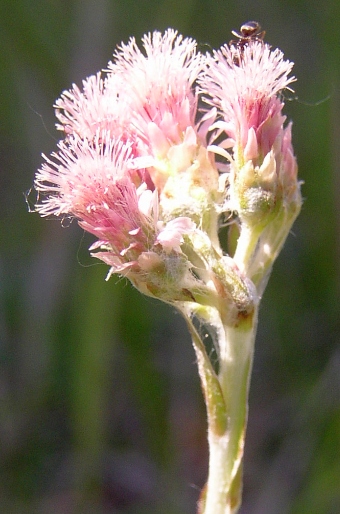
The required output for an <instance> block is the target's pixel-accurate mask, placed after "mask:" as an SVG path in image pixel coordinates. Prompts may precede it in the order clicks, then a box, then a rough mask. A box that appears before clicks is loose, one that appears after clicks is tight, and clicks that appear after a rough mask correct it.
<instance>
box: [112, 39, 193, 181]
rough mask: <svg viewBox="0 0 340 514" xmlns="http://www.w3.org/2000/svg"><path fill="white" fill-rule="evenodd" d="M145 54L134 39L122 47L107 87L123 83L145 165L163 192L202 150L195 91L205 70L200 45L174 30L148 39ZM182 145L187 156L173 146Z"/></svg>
mask: <svg viewBox="0 0 340 514" xmlns="http://www.w3.org/2000/svg"><path fill="white" fill-rule="evenodd" d="M142 42H143V47H144V52H142V51H141V50H140V49H139V47H138V46H137V44H136V41H135V39H134V38H132V39H131V40H130V41H129V43H128V44H127V45H124V44H122V45H121V46H120V48H119V49H118V51H117V52H116V53H115V54H114V61H113V62H112V63H110V64H109V70H108V71H109V73H108V78H107V89H108V90H110V87H111V81H113V88H114V89H115V87H116V86H115V85H116V82H117V80H121V93H120V98H123V99H124V101H126V102H127V103H128V110H129V116H130V125H131V131H133V132H135V133H136V134H137V136H138V138H139V139H140V142H141V144H140V146H139V151H140V154H141V156H143V157H144V161H143V164H144V165H145V166H152V167H153V168H154V170H151V171H150V173H151V175H152V176H153V180H154V182H155V184H156V186H157V187H158V188H161V187H162V186H163V185H164V182H165V181H166V178H167V177H168V176H169V175H170V174H172V173H176V172H178V171H183V170H185V169H186V168H188V167H189V166H190V165H191V164H192V160H193V158H194V155H195V152H196V146H197V134H196V127H195V117H196V111H197V100H198V96H197V93H196V92H195V91H194V89H193V85H194V82H195V81H196V79H197V77H198V75H199V73H200V71H201V70H202V67H203V56H202V55H201V54H198V53H196V42H195V41H194V40H192V39H190V38H183V37H182V36H181V35H178V33H177V31H175V30H172V29H169V30H167V31H166V32H165V34H164V35H162V34H161V33H160V32H154V33H153V34H148V35H146V36H144V37H143V39H142ZM175 145H180V148H181V150H180V153H181V158H180V160H178V157H177V156H178V152H176V151H175V152H174V151H171V149H172V147H173V146H175Z"/></svg>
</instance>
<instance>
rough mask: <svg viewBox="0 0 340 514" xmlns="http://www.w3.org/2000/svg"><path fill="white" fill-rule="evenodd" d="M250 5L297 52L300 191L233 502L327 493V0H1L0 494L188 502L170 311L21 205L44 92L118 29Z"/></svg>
mask: <svg viewBox="0 0 340 514" xmlns="http://www.w3.org/2000/svg"><path fill="white" fill-rule="evenodd" d="M250 19H255V20H258V21H259V22H260V23H261V25H262V27H263V28H264V29H265V30H266V32H267V35H266V40H267V41H268V42H270V43H271V44H272V45H273V46H274V47H276V46H278V47H279V48H281V49H282V50H283V51H284V52H285V55H286V57H287V58H288V59H290V60H292V61H294V62H295V69H294V71H295V75H296V76H297V77H298V79H299V80H298V82H297V83H296V84H295V91H296V94H295V95H289V98H287V102H286V109H285V112H286V114H287V116H288V118H289V119H293V121H294V127H293V137H294V146H295V151H296V154H297V156H298V161H299V169H300V178H301V180H303V181H304V182H305V184H304V186H303V195H304V197H305V202H304V205H303V210H302V213H301V215H300V217H299V219H298V221H297V222H296V224H295V225H294V228H293V231H292V234H291V236H290V237H289V239H288V241H287V244H286V246H285V248H284V251H283V252H282V254H281V255H280V258H279V260H278V262H277V263H276V265H275V268H274V272H273V274H272V278H271V280H270V282H269V285H268V289H267V291H266V293H265V296H264V299H263V304H262V308H261V313H260V327H259V332H258V337H257V344H256V357H255V363H254V371H253V376H252V387H251V395H250V413H249V428H248V437H247V443H246V452H245V476H244V482H245V485H244V502H243V506H242V509H241V514H339V513H340V345H339V334H340V316H339V296H340V295H339V292H340V237H339V234H340V128H339V119H340V30H339V22H340V2H338V0H324V1H323V2H316V1H314V2H313V1H312V2H311V1H307V0H304V1H303V0H294V1H293V0H288V1H283V0H281V1H279V0H271V1H268V0H257V1H256V2H255V1H254V2H251V1H250V0H247V1H244V0H238V1H229V2H228V1H227V0H211V1H207V0H167V1H164V0H145V1H144V0H82V1H80V0H78V1H77V0H0V59H1V63H0V110H1V111H0V116H1V118H0V120H1V121H0V171H1V179H0V185H1V187H0V195H1V201H0V212H1V219H0V240H1V250H0V252H1V253H0V512H3V513H4V514H7V513H8V514H17V513H18V514H29V513H32V514H40V513H41V514H78V513H82V514H116V513H117V514H144V513H145V514H146V513H147V514H184V513H186V514H189V513H192V514H194V512H195V503H196V501H197V498H198V495H199V491H200V489H201V487H202V486H203V484H204V481H205V477H206V473H207V445H206V441H205V439H206V421H205V410H204V404H203V399H202V396H201V390H200V385H199V381H198V377H197V372H196V364H195V357H194V352H193V350H192V348H191V343H190V338H189V336H188V334H187V332H186V328H185V325H184V323H183V322H182V320H181V318H180V316H179V315H177V314H176V313H175V312H174V311H173V310H171V309H170V308H168V307H166V306H164V305H162V304H161V303H158V302H154V301H152V300H150V299H146V298H144V297H142V296H141V295H140V294H139V293H137V292H136V291H135V290H133V289H132V287H131V286H130V284H128V283H127V282H126V281H125V280H120V279H118V278H115V277H113V278H111V280H110V281H109V282H105V280H104V279H105V276H106V273H107V267H106V266H105V265H104V264H100V263H98V262H97V261H95V260H94V259H91V258H90V257H89V255H88V251H87V248H88V246H89V245H90V244H91V241H92V240H91V237H90V236H87V235H84V234H83V232H82V231H81V229H80V228H79V227H77V225H76V223H73V224H71V225H70V226H69V227H63V226H62V225H61V224H60V222H59V221H46V220H42V219H41V218H40V217H39V216H38V215H37V214H32V213H31V214H29V213H28V207H27V205H26V202H25V192H27V191H28V190H29V188H30V187H31V185H32V183H33V178H34V173H35V170H36V169H37V168H38V167H39V165H40V163H41V161H42V158H41V155H40V154H41V152H44V153H46V154H49V153H50V152H51V151H53V150H54V149H55V145H56V142H57V140H58V138H59V137H60V136H59V135H58V133H57V132H56V130H55V128H54V123H55V119H54V112H53V107H52V106H53V103H54V101H55V99H56V98H57V97H58V96H59V95H60V93H61V91H62V90H64V89H68V88H70V86H71V84H72V82H75V83H78V84H79V85H81V80H82V79H83V78H85V77H86V76H88V75H90V74H93V73H95V72H96V71H97V70H99V69H101V68H103V67H105V66H106V64H107V62H108V61H109V60H110V58H111V55H112V52H113V50H114V48H115V46H116V45H117V44H119V43H120V42H121V41H122V40H123V41H125V42H126V41H127V40H128V38H129V37H130V36H132V35H135V36H136V37H137V38H140V36H141V35H142V34H143V33H145V32H147V31H150V30H154V29H159V30H164V29H165V28H167V27H169V26H172V27H175V28H177V29H178V30H179V31H180V32H181V33H183V34H184V35H186V36H192V37H194V38H196V39H197V40H198V42H199V43H200V46H201V48H202V49H203V50H205V49H206V48H207V46H206V45H209V46H210V45H211V46H213V47H218V46H219V45H221V44H222V43H224V42H226V41H228V40H229V39H231V35H230V31H231V30H232V29H238V28H239V27H240V25H241V24H242V23H243V22H245V21H248V20H250Z"/></svg>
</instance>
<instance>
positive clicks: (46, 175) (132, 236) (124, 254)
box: [35, 132, 193, 272]
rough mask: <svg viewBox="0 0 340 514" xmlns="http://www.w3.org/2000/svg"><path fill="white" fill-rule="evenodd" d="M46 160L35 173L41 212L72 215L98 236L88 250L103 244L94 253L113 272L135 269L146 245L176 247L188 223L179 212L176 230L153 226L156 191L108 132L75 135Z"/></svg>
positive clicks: (129, 150) (127, 149)
mask: <svg viewBox="0 0 340 514" xmlns="http://www.w3.org/2000/svg"><path fill="white" fill-rule="evenodd" d="M45 161H46V162H45V163H44V164H43V165H42V167H41V169H40V170H39V171H38V173H37V175H36V179H35V188H36V190H37V191H38V193H39V194H40V195H41V197H42V199H41V201H40V203H38V204H37V206H36V210H37V211H38V212H39V213H40V214H41V215H42V216H49V215H52V214H54V215H56V216H64V217H65V216H71V217H75V218H77V219H78V222H79V225H80V226H81V227H82V228H84V229H85V230H86V231H87V232H90V233H91V234H94V235H95V236H96V237H97V238H98V241H97V242H96V243H94V244H93V245H92V247H91V250H95V249H98V248H102V249H104V250H105V251H104V252H98V253H95V254H94V256H96V257H98V258H100V259H102V260H103V261H104V262H106V263H107V264H109V265H110V266H111V267H112V272H122V271H124V270H128V269H131V268H133V269H135V270H136V269H137V270H138V268H139V264H138V259H139V257H140V255H141V254H143V253H145V252H146V253H149V252H150V250H154V251H155V252H158V253H161V252H163V251H164V250H166V251H167V252H169V251H172V250H174V251H176V252H180V248H179V246H180V244H181V242H182V235H183V234H186V233H188V232H189V229H192V225H193V224H192V223H191V222H190V220H187V219H186V218H184V219H180V220H179V222H178V223H177V225H176V228H177V230H176V231H174V230H173V229H172V230H171V227H170V230H169V228H167V226H165V227H163V224H161V225H160V227H159V228H158V210H159V209H158V195H157V192H156V191H152V190H150V189H148V186H147V184H146V182H145V181H144V180H143V178H144V177H145V176H147V172H146V171H145V170H140V169H136V166H135V165H134V156H133V152H132V148H131V145H129V144H127V143H123V142H122V141H119V140H116V139H113V138H111V136H110V133H104V134H101V133H100V132H98V133H97V134H96V136H95V137H94V138H93V140H92V141H90V142H89V141H88V140H87V139H81V138H80V137H79V136H77V135H75V136H72V137H71V138H68V139H67V140H65V141H61V142H60V143H59V145H58V152H57V153H54V154H52V159H50V158H48V157H45ZM174 221H175V220H174ZM188 223H189V224H188Z"/></svg>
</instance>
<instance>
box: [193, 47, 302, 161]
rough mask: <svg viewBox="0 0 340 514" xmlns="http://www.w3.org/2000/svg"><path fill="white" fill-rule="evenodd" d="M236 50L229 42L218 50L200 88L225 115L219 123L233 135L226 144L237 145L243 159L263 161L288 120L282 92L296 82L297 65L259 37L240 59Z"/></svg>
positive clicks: (236, 153) (228, 135)
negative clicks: (293, 72) (293, 69)
mask: <svg viewBox="0 0 340 514" xmlns="http://www.w3.org/2000/svg"><path fill="white" fill-rule="evenodd" d="M237 51H238V50H237V49H236V48H235V47H233V46H231V47H229V46H227V45H225V46H223V47H222V48H221V49H220V50H218V51H216V52H214V55H213V57H211V58H210V60H209V61H208V69H207V71H206V74H205V76H204V78H203V79H202V80H201V86H202V88H203V90H204V93H205V94H207V95H208V98H206V99H205V100H206V101H207V102H208V103H210V104H211V105H213V106H214V107H216V108H217V109H218V111H219V113H220V115H221V117H222V121H219V122H217V123H216V124H215V127H216V128H219V129H220V130H223V131H224V132H225V133H226V135H227V137H228V139H227V141H225V142H224V144H223V145H222V146H224V147H225V148H233V150H234V156H235V158H241V161H243V162H245V161H247V160H249V159H253V160H254V162H255V163H257V164H261V162H262V160H263V159H264V157H265V156H266V155H267V154H268V152H269V151H270V149H271V148H272V146H273V144H274V142H275V140H276V138H277V136H278V134H279V133H280V130H281V129H282V125H283V122H284V121H285V117H284V116H283V115H282V113H281V111H282V107H283V105H284V104H283V102H282V99H281V98H280V96H278V95H279V93H280V92H281V91H282V90H283V89H285V88H288V86H289V84H290V83H291V82H293V81H294V80H295V77H289V76H288V75H289V73H290V71H291V69H292V67H293V63H291V62H289V61H285V60H283V53H282V52H281V51H280V50H278V49H276V50H274V51H272V50H271V49H270V46H268V45H266V44H263V43H262V42H260V41H252V42H250V43H249V44H248V45H246V46H245V47H244V49H243V50H242V54H241V55H240V56H239V58H237V59H235V52H237Z"/></svg>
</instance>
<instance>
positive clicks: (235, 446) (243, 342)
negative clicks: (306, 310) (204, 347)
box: [202, 312, 257, 514]
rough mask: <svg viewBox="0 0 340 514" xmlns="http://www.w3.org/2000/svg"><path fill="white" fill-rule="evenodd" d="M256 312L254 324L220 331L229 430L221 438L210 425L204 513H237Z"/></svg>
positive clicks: (221, 382)
mask: <svg viewBox="0 0 340 514" xmlns="http://www.w3.org/2000/svg"><path fill="white" fill-rule="evenodd" d="M256 326H257V312H256V313H255V315H254V317H253V319H252V322H251V323H250V322H249V321H248V322H245V323H242V324H240V325H239V326H237V327H230V326H226V327H223V329H221V330H220V331H219V339H220V340H219V344H220V370H219V374H218V379H219V382H220V385H221V390H222V393H223V397H224V402H225V408H226V414H227V428H226V430H225V432H224V433H223V434H222V435H220V434H217V433H216V431H215V430H214V427H213V426H212V425H211V423H210V422H208V441H209V476H208V482H207V488H206V497H205V500H204V508H203V510H202V513H203V514H235V513H236V512H237V511H238V508H239V505H240V501H241V491H242V461H243V448H244V438H245V431H246V424H247V413H248V391H249V383H250V374H251V368H252V361H253V353H254V341H255V334H256Z"/></svg>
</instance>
